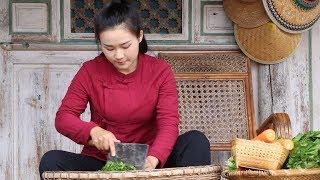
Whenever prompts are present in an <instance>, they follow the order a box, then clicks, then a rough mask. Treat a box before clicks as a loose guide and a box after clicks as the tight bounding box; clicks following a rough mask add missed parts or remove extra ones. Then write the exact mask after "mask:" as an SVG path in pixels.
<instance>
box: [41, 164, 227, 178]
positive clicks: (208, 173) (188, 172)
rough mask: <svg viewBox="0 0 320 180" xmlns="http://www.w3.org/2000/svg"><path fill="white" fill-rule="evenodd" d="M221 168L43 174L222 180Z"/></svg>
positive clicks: (51, 175) (52, 175) (51, 173)
mask: <svg viewBox="0 0 320 180" xmlns="http://www.w3.org/2000/svg"><path fill="white" fill-rule="evenodd" d="M220 175H221V167H220V166H215V165H207V166H190V167H181V168H164V169H155V170H153V171H127V172H102V171H55V172H54V171H48V172H44V173H43V174H42V178H43V179H47V180H49V179H50V180H53V179H54V180H66V179H69V180H70V179H95V180H101V179H159V180H160V179H161V180H164V179H175V180H184V179H201V180H202V179H203V180H209V179H220Z"/></svg>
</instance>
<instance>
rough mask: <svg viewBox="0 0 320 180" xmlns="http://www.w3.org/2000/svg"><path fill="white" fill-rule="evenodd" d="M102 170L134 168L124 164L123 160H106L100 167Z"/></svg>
mask: <svg viewBox="0 0 320 180" xmlns="http://www.w3.org/2000/svg"><path fill="white" fill-rule="evenodd" d="M101 170H102V171H131V170H136V168H135V167H134V166H133V165H130V164H126V163H123V162H114V161H107V163H106V164H105V165H104V166H103V167H102V169H101Z"/></svg>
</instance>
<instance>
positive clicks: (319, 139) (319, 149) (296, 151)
mask: <svg viewBox="0 0 320 180" xmlns="http://www.w3.org/2000/svg"><path fill="white" fill-rule="evenodd" d="M293 142H294V148H293V149H292V151H291V152H290V154H289V158H288V162H287V164H286V166H287V168H290V169H296V168H303V169H309V168H317V167H320V131H310V132H307V133H304V134H298V135H297V136H296V137H295V138H293Z"/></svg>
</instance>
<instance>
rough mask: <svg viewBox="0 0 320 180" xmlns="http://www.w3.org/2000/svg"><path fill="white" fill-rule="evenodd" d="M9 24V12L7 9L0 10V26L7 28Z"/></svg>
mask: <svg viewBox="0 0 320 180" xmlns="http://www.w3.org/2000/svg"><path fill="white" fill-rule="evenodd" d="M8 24H9V12H8V10H7V9H3V8H2V9H0V26H1V27H7V26H8Z"/></svg>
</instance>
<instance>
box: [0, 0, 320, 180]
mask: <svg viewBox="0 0 320 180" xmlns="http://www.w3.org/2000/svg"><path fill="white" fill-rule="evenodd" d="M25 2H31V1H26V0H25V1H24V0H22V1H19V0H10V1H9V0H2V1H1V2H0V42H3V43H2V45H1V47H2V48H1V49H0V67H1V68H0V80H1V84H0V147H1V151H0V161H1V163H0V179H37V178H38V174H37V166H38V164H37V163H38V161H39V159H40V157H41V156H42V155H43V153H45V152H46V151H48V150H50V149H63V150H67V151H75V152H79V150H80V148H81V147H80V146H79V145H77V144H75V143H72V142H71V141H70V140H68V139H67V138H65V137H63V136H61V135H59V134H58V133H57V132H56V130H55V129H54V126H53V121H54V115H55V112H56V110H57V108H58V106H59V103H60V100H61V98H62V97H63V95H64V93H65V91H66V88H67V87H68V83H69V82H70V80H71V78H72V77H73V75H74V73H75V72H76V70H77V69H78V67H79V65H80V64H81V63H82V62H84V61H85V60H87V59H90V58H92V57H94V56H96V55H97V54H98V52H97V51H96V49H97V47H96V46H95V45H94V44H93V43H92V35H83V34H82V35H81V34H72V33H70V32H69V31H68V29H65V28H64V26H66V24H67V22H65V20H66V19H65V15H66V14H65V11H64V9H66V8H67V7H68V6H67V5H68V1H62V0H61V1H57V0H33V1H32V3H36V4H38V6H34V7H37V10H34V9H33V8H34V7H33V6H25V5H24V4H21V3H25ZM183 2H184V4H183V5H184V10H183V27H184V29H183V32H182V33H181V34H178V35H157V34H154V35H149V36H147V38H148V39H150V42H151V43H150V44H151V50H152V52H150V53H151V54H157V52H159V51H176V52H181V51H183V52H186V51H188V52H191V51H212V50H235V49H238V47H237V46H236V44H235V41H234V37H233V34H232V33H233V30H232V23H231V22H230V21H229V20H228V19H227V18H226V17H225V15H224V12H223V9H222V6H221V4H222V2H221V1H209V0H207V1H204V0H202V1H201V0H184V1H183ZM19 3H20V4H19ZM14 5H18V7H28V8H29V10H30V9H31V10H33V11H31V13H35V14H33V15H36V16H37V17H38V16H40V17H43V18H40V19H39V22H35V24H34V26H32V27H29V28H28V29H23V28H24V27H25V26H18V25H19V24H18V25H17V24H13V25H11V30H10V28H9V26H10V21H9V19H11V22H12V18H13V17H12V15H9V7H11V8H12V7H13V6H14ZM29 5H30V4H29ZM21 10H22V11H21ZM29 10H28V9H23V8H22V9H21V8H20V11H19V9H18V10H16V11H17V14H18V16H16V17H15V18H18V19H19V18H20V21H19V22H25V21H24V18H27V17H25V16H24V13H27V15H28V12H30V11H29ZM43 10H44V11H43ZM11 11H12V9H11ZM37 13H38V14H37ZM29 15H30V14H29ZM49 20H50V21H49ZM60 22H61V24H60ZM13 26H17V27H15V28H13ZM19 28H20V29H19ZM21 28H22V29H21ZM18 31H31V32H32V31H34V33H19V32H18ZM9 32H10V34H9ZM72 38H74V39H72ZM77 38H83V39H85V41H78V40H75V39H77ZM164 39H165V40H164ZM24 42H27V43H24ZM39 42H41V43H40V44H39ZM319 48H320V26H319V24H318V25H317V26H316V27H315V28H313V30H312V31H309V32H306V33H304V34H303V41H302V42H301V45H300V46H299V48H298V49H297V50H296V52H295V53H294V54H293V55H292V56H290V57H289V58H288V59H287V60H286V61H285V62H283V63H280V64H275V65H261V64H258V63H254V62H252V63H253V69H252V76H253V77H252V79H253V85H254V86H253V91H254V100H255V115H256V122H257V124H260V123H261V122H262V120H263V119H265V118H267V117H268V116H269V115H270V114H271V113H273V112H287V113H288V114H289V115H290V118H291V121H292V127H293V132H294V134H297V133H299V132H303V131H307V130H310V129H315V130H316V129H320V121H319V118H320V102H319V98H320V91H319V88H320V81H319V77H320V71H318V69H319V68H320V51H319ZM88 116H89V112H88V111H86V113H84V116H83V118H84V119H88ZM228 156H229V154H228V153H227V152H222V153H220V154H218V153H217V154H214V159H216V160H217V162H219V163H224V161H225V159H226V158H227V157H228Z"/></svg>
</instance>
